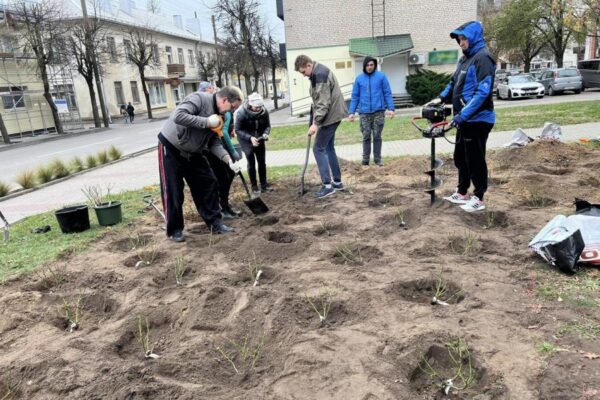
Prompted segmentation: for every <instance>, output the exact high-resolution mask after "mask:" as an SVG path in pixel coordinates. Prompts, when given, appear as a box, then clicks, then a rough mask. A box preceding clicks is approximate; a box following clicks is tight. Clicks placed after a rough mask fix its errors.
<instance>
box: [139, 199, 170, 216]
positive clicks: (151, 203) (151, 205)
mask: <svg viewBox="0 0 600 400" xmlns="http://www.w3.org/2000/svg"><path fill="white" fill-rule="evenodd" d="M143 200H144V203H146V209H150V208H153V209H154V210H156V212H157V213H158V215H160V217H161V218H162V219H163V221H165V222H167V219H166V218H165V214H163V212H162V211H161V210H160V208H158V207H156V203H155V202H154V199H153V198H152V195H151V194H147V195H145V196H144V197H143Z"/></svg>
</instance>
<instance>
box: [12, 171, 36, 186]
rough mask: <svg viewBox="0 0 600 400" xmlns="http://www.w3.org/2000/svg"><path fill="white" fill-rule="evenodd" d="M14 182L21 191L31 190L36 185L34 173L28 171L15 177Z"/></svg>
mask: <svg viewBox="0 0 600 400" xmlns="http://www.w3.org/2000/svg"><path fill="white" fill-rule="evenodd" d="M16 180H17V183H18V184H19V185H21V187H22V188H23V189H31V188H32V187H35V185H36V180H35V172H33V171H32V170H30V169H28V170H25V171H23V172H21V173H20V174H19V175H17V178H16Z"/></svg>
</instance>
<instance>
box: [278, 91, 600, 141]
mask: <svg viewBox="0 0 600 400" xmlns="http://www.w3.org/2000/svg"><path fill="white" fill-rule="evenodd" d="M599 120H600V107H598V104H597V101H594V100H591V101H578V102H572V103H560V104H545V105H533V106H523V107H507V108H500V109H496V124H495V125H494V132H501V131H512V130H515V129H516V128H524V129H526V128H541V127H542V126H544V123H545V122H546V121H552V122H555V123H557V124H559V125H573V124H583V123H587V122H596V121H599ZM307 131H308V127H307V126H306V124H300V125H288V126H277V127H273V129H272V131H271V132H272V133H273V135H272V136H271V138H272V139H271V140H270V141H269V149H270V150H286V149H300V148H306V132H307ZM492 134H493V133H492ZM384 136H385V140H409V139H419V138H421V137H422V135H421V133H419V132H418V131H417V130H416V129H415V128H414V127H413V126H412V125H411V124H410V117H404V116H397V117H396V118H394V119H386V121H385V128H384ZM361 141H362V135H361V133H360V125H359V123H358V122H354V123H352V122H348V121H342V123H341V124H340V126H339V127H338V129H337V131H336V134H335V143H336V145H344V144H355V143H360V142H361ZM599 146H600V145H599Z"/></svg>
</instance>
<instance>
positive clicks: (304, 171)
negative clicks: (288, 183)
mask: <svg viewBox="0 0 600 400" xmlns="http://www.w3.org/2000/svg"><path fill="white" fill-rule="evenodd" d="M311 138H312V136H310V135H309V136H308V141H307V143H306V158H305V159H304V167H303V168H302V176H301V177H300V190H299V191H298V194H300V196H304V194H305V193H306V192H307V190H306V189H305V188H304V175H305V174H306V167H307V166H308V156H309V155H310V139H311Z"/></svg>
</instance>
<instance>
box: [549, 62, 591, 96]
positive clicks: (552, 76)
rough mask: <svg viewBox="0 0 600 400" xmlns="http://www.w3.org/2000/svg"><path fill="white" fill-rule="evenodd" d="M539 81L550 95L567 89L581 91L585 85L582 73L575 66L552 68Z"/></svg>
mask: <svg viewBox="0 0 600 400" xmlns="http://www.w3.org/2000/svg"><path fill="white" fill-rule="evenodd" d="M538 81H539V82H540V83H541V84H542V85H544V88H545V89H546V93H548V95H549V96H554V95H556V94H560V93H563V92H566V91H572V92H575V93H581V88H582V87H583V79H582V78H581V74H580V73H579V71H577V70H576V69H575V68H558V69H550V70H548V71H546V72H544V73H543V74H542V76H541V78H539V79H538Z"/></svg>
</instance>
